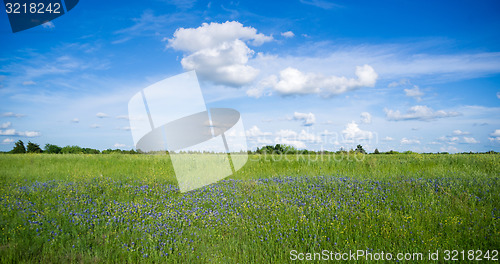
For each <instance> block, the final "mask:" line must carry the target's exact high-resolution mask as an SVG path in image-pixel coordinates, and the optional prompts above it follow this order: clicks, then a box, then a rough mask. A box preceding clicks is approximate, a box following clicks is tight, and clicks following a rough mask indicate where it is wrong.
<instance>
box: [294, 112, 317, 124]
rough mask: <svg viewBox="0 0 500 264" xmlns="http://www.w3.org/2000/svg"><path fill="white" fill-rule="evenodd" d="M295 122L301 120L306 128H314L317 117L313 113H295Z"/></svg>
mask: <svg viewBox="0 0 500 264" xmlns="http://www.w3.org/2000/svg"><path fill="white" fill-rule="evenodd" d="M293 120H301V121H303V124H302V125H304V126H312V125H314V123H315V122H316V117H315V116H314V114H313V113H308V114H306V113H299V112H294V113H293Z"/></svg>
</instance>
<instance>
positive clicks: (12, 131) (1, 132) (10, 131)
mask: <svg viewBox="0 0 500 264" xmlns="http://www.w3.org/2000/svg"><path fill="white" fill-rule="evenodd" d="M15 135H16V130H15V129H7V130H0V136H15Z"/></svg>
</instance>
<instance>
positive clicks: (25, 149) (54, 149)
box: [9, 140, 139, 154]
mask: <svg viewBox="0 0 500 264" xmlns="http://www.w3.org/2000/svg"><path fill="white" fill-rule="evenodd" d="M9 153H13V154H16V153H46V154H112V153H119V154H138V153H139V152H137V151H135V150H133V149H131V150H121V149H106V150H103V151H100V150H98V149H93V148H82V147H79V146H69V145H68V146H65V147H59V146H57V145H53V144H48V143H47V144H45V147H44V148H43V149H42V148H41V147H40V145H39V144H36V143H33V142H31V141H30V142H28V144H27V145H26V146H25V145H24V142H23V141H22V140H18V141H17V142H16V143H15V144H14V148H12V150H11V151H9Z"/></svg>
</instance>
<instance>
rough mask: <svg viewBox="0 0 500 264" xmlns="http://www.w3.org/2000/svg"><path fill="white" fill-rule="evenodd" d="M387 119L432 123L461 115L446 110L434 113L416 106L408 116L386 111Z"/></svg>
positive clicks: (422, 106)
mask: <svg viewBox="0 0 500 264" xmlns="http://www.w3.org/2000/svg"><path fill="white" fill-rule="evenodd" d="M385 113H386V117H387V119H388V120H390V121H403V120H421V121H430V120H434V119H438V118H446V117H455V116H459V115H461V114H460V113H458V112H453V111H450V112H446V111H444V110H438V111H434V110H433V109H432V108H430V107H428V106H425V105H416V106H413V107H411V108H410V109H409V110H408V111H407V112H406V114H401V112H399V110H396V111H394V110H390V109H385Z"/></svg>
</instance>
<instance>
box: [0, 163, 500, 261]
mask: <svg viewBox="0 0 500 264" xmlns="http://www.w3.org/2000/svg"><path fill="white" fill-rule="evenodd" d="M499 164H500V163H499V155H421V154H409V155H364V156H355V157H353V156H351V157H345V156H344V157H340V156H321V155H312V156H308V155H304V156H261V155H252V156H249V161H248V163H247V164H246V165H245V166H244V167H243V168H242V169H241V170H240V171H238V172H237V173H236V174H235V175H233V176H231V177H229V178H228V179H226V180H224V181H221V182H218V183H216V184H212V185H209V186H206V187H204V188H201V189H198V190H195V191H192V192H188V193H184V194H181V193H179V192H178V189H177V187H176V179H175V176H174V174H173V169H172V166H171V164H170V161H169V157H168V156H148V155H0V168H1V171H0V183H1V186H0V228H1V231H0V260H1V261H2V262H6V263H8V262H57V263H59V262H110V263H111V262H113V263H115V262H134V263H135V262H156V263H162V262H172V263H198V262H199V263H205V262H213V263H260V262H266V263H268V262H275V263H283V262H288V261H290V257H291V255H290V251H291V250H296V251H297V252H321V251H322V250H331V251H334V252H346V251H349V250H367V251H368V252H374V253H375V252H380V251H384V252H392V253H398V252H402V253H406V252H420V253H424V256H425V257H427V253H428V251H429V250H431V251H433V252H435V251H436V250H441V252H442V251H443V250H446V249H450V250H454V249H455V250H471V249H474V250H478V249H479V250H483V252H484V251H486V250H490V251H491V250H495V249H496V250H498V249H499V247H500V239H499V237H500V226H499V221H500V196H499V193H500V177H499V176H500V175H499V173H500V166H499ZM442 257H443V255H441V258H442ZM441 261H443V259H441ZM361 262H363V259H361ZM403 262H404V261H403Z"/></svg>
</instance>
